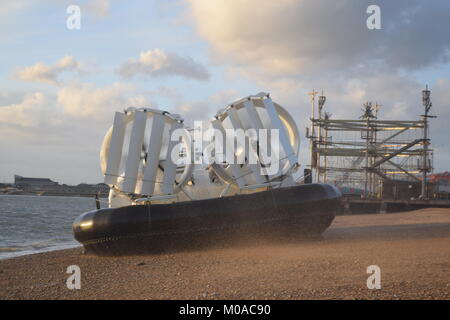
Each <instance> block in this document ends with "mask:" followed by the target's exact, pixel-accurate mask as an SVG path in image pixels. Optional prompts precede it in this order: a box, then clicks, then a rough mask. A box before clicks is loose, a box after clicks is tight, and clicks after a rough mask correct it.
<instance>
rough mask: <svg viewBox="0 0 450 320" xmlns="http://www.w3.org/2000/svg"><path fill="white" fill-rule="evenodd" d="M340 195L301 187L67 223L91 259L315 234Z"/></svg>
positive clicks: (114, 211)
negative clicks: (220, 241) (251, 237)
mask: <svg viewBox="0 0 450 320" xmlns="http://www.w3.org/2000/svg"><path fill="white" fill-rule="evenodd" d="M340 198H341V193H340V192H339V190H338V189H337V188H335V187H333V186H331V185H326V184H306V185H299V186H295V187H287V188H278V189H272V190H268V191H262V192H257V193H253V194H248V195H235V196H230V197H223V198H215V199H205V200H196V201H186V202H176V203H171V204H151V205H133V206H126V207H119V208H108V209H99V210H94V211H90V212H86V213H84V214H82V215H81V216H80V217H79V218H78V219H77V220H76V221H75V222H74V224H73V232H74V236H75V239H76V240H77V241H79V242H80V243H82V244H83V245H84V247H85V248H86V249H87V250H88V251H92V252H94V253H97V254H124V253H126V254H128V253H133V252H144V251H152V250H161V249H164V248H165V247H167V246H170V245H173V244H174V242H179V243H183V244H185V245H186V246H189V242H191V243H195V242H196V241H201V240H203V241H205V239H209V240H206V242H208V241H216V240H217V239H218V238H227V237H228V238H233V237H234V236H240V235H248V234H260V235H267V236H268V235H286V234H292V235H299V236H306V235H319V234H321V233H323V232H324V231H325V230H326V229H327V228H328V227H329V225H330V224H331V222H332V221H333V219H334V217H335V215H336V212H337V210H338V208H339V203H340Z"/></svg>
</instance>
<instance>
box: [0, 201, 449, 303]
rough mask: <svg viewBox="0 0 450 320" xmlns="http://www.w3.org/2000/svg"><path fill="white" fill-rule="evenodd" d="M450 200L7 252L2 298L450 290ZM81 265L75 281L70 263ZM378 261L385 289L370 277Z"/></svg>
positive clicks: (410, 294)
mask: <svg viewBox="0 0 450 320" xmlns="http://www.w3.org/2000/svg"><path fill="white" fill-rule="evenodd" d="M449 241H450V209H422V210H416V211H410V212H403V213H390V214H375V215H353V216H338V217H336V219H335V221H334V222H333V224H332V226H331V227H330V229H329V230H327V231H326V232H325V234H324V236H323V238H322V239H320V240H302V241H299V240H296V241H284V242H280V243H278V242H277V243H273V242H265V241H264V242H263V241H258V242H257V243H255V242H253V243H252V242H248V243H240V244H233V245H222V244H220V245H215V246H211V247H210V248H206V249H203V250H196V249H195V248H194V249H192V250H189V251H178V252H166V253H163V254H147V255H140V256H121V257H98V256H94V255H84V254H83V253H82V252H83V249H82V248H81V247H77V248H71V249H63V250H56V251H48V252H44V253H35V254H31V255H23V256H19V257H11V258H6V259H1V260H0V299H450V277H449V274H450V250H449V248H448V243H449ZM69 265H78V266H79V267H80V269H81V277H82V280H81V289H80V290H69V289H67V287H66V280H67V277H68V276H69V275H68V274H67V273H66V269H67V267H68V266H69ZM369 265H379V266H380V268H381V274H382V281H381V285H382V288H381V290H369V289H368V288H367V286H366V281H367V277H368V276H369V275H368V274H367V273H366V268H367V266H369Z"/></svg>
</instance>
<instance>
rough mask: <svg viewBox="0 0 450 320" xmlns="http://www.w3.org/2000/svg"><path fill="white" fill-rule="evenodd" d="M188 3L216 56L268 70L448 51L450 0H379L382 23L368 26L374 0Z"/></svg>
mask: <svg viewBox="0 0 450 320" xmlns="http://www.w3.org/2000/svg"><path fill="white" fill-rule="evenodd" d="M188 3H189V5H190V14H191V17H192V20H193V21H194V24H195V25H196V27H197V30H198V32H199V34H200V35H201V36H202V37H203V38H205V39H206V40H207V41H208V42H209V44H210V45H211V47H212V49H213V53H214V58H215V59H216V61H218V62H226V63H229V64H231V65H232V66H233V67H234V68H239V67H240V68H244V69H249V68H250V69H251V72H255V70H256V72H260V71H261V70H262V71H264V72H265V73H266V76H267V75H272V76H280V75H283V76H286V75H293V76H297V75H305V74H307V75H311V74H314V73H318V72H327V73H329V72H330V71H339V72H347V73H348V72H350V71H355V70H362V71H367V70H369V69H370V70H373V69H374V68H376V69H379V68H386V69H389V70H391V71H395V70H400V69H411V70H416V69H420V68H423V67H426V66H430V65H434V64H437V63H441V62H446V61H447V60H448V58H449V49H450V38H449V37H448V34H449V33H450V20H449V19H448V17H447V15H448V12H449V10H450V2H448V1H446V0H436V1H432V2H429V3H428V2H427V3H423V1H419V0H397V1H388V0H379V1H377V4H378V5H379V6H380V7H381V16H382V28H383V29H382V30H368V29H367V27H366V19H367V17H368V15H367V14H366V9H367V7H368V6H369V5H370V4H373V3H372V1H369V0H359V1H354V0H353V1H352V0H342V1H329V0H316V1H304V0H302V1H295V0H280V1H264V0H263V1H260V0H248V1H240V0H229V1H221V0H209V1H203V0H188ZM205 17H207V18H205Z"/></svg>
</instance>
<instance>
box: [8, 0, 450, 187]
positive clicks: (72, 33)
mask: <svg viewBox="0 0 450 320" xmlns="http://www.w3.org/2000/svg"><path fill="white" fill-rule="evenodd" d="M0 1H1V3H0V4H1V5H0V182H12V181H13V179H14V174H20V175H23V176H32V177H48V178H51V179H53V180H56V181H59V182H61V183H67V184H77V183H80V182H86V183H97V182H100V181H102V175H101V171H100V165H99V151H100V145H101V142H102V139H103V136H104V134H105V133H106V131H107V129H108V128H109V126H110V125H111V124H112V120H113V116H114V112H115V111H121V110H123V109H125V108H127V107H129V106H142V107H143V106H146V107H152V108H158V109H163V110H167V111H169V112H173V113H179V114H181V115H182V116H183V117H184V118H185V119H186V122H187V123H188V124H190V123H192V122H193V121H194V120H205V119H209V118H211V117H212V116H213V115H214V114H215V112H216V111H217V110H218V109H220V108H222V107H224V106H225V105H227V104H229V103H231V102H233V101H234V100H237V99H239V98H241V97H244V96H248V95H251V94H256V93H258V92H261V91H265V92H270V93H271V97H272V99H273V100H274V101H276V102H277V103H279V104H281V105H282V106H283V107H285V108H286V109H287V110H288V111H289V112H290V113H291V115H292V116H293V117H294V119H295V120H296V121H297V125H298V127H299V132H300V133H301V134H302V144H301V155H302V156H301V160H302V161H303V163H302V164H303V165H307V164H308V163H307V161H308V160H307V159H308V156H307V150H308V147H307V146H308V142H307V141H306V139H305V138H304V137H303V134H304V128H305V127H306V126H307V123H308V118H309V112H310V104H309V97H308V95H307V93H308V92H309V91H311V90H312V89H313V88H315V89H316V90H323V91H324V94H325V95H326V96H327V102H326V105H325V109H326V111H328V112H330V113H332V115H333V117H334V118H343V117H346V118H357V117H358V116H359V115H360V113H361V107H362V105H363V103H365V102H366V101H377V102H378V103H381V104H382V105H383V107H382V109H381V111H380V117H381V118H389V119H411V120H414V119H418V118H419V115H420V114H422V112H423V107H422V102H421V90H423V88H424V87H425V85H426V84H428V86H429V88H430V89H431V90H432V94H431V99H432V102H433V109H432V113H433V114H434V115H437V116H438V118H436V119H433V120H431V136H432V144H433V149H434V167H435V168H434V170H435V172H440V171H445V170H450V143H449V142H450V141H449V136H450V126H448V124H447V123H446V121H448V120H449V119H450V19H449V18H448V17H449V16H450V1H448V0H433V1H425V0H395V1H391V0H370V1H366V0H340V1H329V0H278V1H273V0H272V1H267V0H245V1H244V0H221V1H219V0H208V1H206V0H168V1H163V0H159V1H157V0H153V1H144V0H141V1H138V0H130V1H121V0H84V1H82V0H70V1H66V0H39V1H38V0H15V1H7V0H0ZM374 4H375V5H378V6H379V7H380V10H381V11H380V12H381V29H379V30H370V29H368V28H367V25H366V20H367V18H368V17H369V16H370V14H368V13H367V12H366V10H367V7H368V6H369V5H374ZM70 5H77V6H78V7H79V8H80V22H81V23H80V28H79V29H69V28H68V27H67V19H68V18H70V15H71V14H70V13H67V8H68V7H69V6H70Z"/></svg>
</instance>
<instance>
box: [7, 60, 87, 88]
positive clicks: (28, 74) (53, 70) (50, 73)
mask: <svg viewBox="0 0 450 320" xmlns="http://www.w3.org/2000/svg"><path fill="white" fill-rule="evenodd" d="M81 69H82V67H81V64H80V63H79V62H78V61H77V60H76V59H75V58H74V57H72V56H65V57H63V58H62V59H60V60H59V61H57V62H56V63H55V64H53V65H46V64H44V63H36V64H35V65H32V66H29V67H24V68H21V69H18V70H16V71H15V76H16V77H17V78H18V79H20V80H23V81H30V82H40V83H48V84H53V85H59V84H60V81H59V79H58V76H59V75H60V74H61V73H62V72H64V71H78V72H79V71H81Z"/></svg>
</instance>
